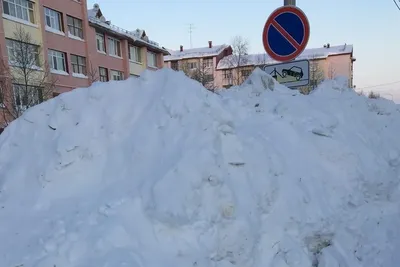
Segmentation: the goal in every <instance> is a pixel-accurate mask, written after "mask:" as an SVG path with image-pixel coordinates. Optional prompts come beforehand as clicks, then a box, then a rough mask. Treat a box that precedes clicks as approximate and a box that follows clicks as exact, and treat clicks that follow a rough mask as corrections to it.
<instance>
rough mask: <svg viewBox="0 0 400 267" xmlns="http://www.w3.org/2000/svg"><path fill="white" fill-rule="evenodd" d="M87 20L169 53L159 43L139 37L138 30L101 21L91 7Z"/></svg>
mask: <svg viewBox="0 0 400 267" xmlns="http://www.w3.org/2000/svg"><path fill="white" fill-rule="evenodd" d="M88 20H89V23H93V24H95V25H98V26H100V27H101V28H103V29H104V28H106V29H108V30H109V31H111V32H113V33H116V34H119V35H122V36H124V37H125V38H128V39H131V40H132V41H133V42H138V43H140V44H144V45H146V46H148V47H150V48H152V49H155V50H157V51H160V52H162V53H163V54H167V53H169V52H168V51H167V49H165V48H164V47H161V46H160V44H159V43H157V42H155V41H153V40H144V39H141V36H138V31H128V30H126V29H123V28H121V27H118V26H116V25H113V24H111V23H106V22H103V21H101V20H100V19H98V18H97V17H96V11H95V10H93V9H89V10H88Z"/></svg>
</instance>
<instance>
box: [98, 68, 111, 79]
mask: <svg viewBox="0 0 400 267" xmlns="http://www.w3.org/2000/svg"><path fill="white" fill-rule="evenodd" d="M102 70H104V71H105V75H102V73H101V71H102ZM99 81H100V82H108V81H109V77H108V69H107V68H104V67H99Z"/></svg>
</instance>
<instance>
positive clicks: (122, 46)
mask: <svg viewBox="0 0 400 267" xmlns="http://www.w3.org/2000/svg"><path fill="white" fill-rule="evenodd" d="M0 11H1V13H2V19H1V20H0V29H2V31H1V30H0V53H1V56H2V60H1V61H2V66H1V70H2V72H1V75H0V76H1V77H0V85H1V86H0V87H1V88H2V89H1V90H0V112H1V111H2V110H3V111H4V110H5V109H6V108H9V107H10V106H12V105H17V106H18V107H21V108H25V109H26V108H28V107H29V106H30V105H28V104H27V103H26V102H27V99H29V98H31V96H30V95H29V96H28V95H27V94H28V92H27V91H28V90H20V91H21V92H18V85H17V84H16V80H19V78H18V77H17V79H16V78H15V77H16V75H14V73H16V72H18V71H19V72H21V70H20V69H21V64H16V62H14V61H13V59H18V60H19V61H22V62H27V61H29V63H30V65H29V66H28V67H29V68H26V69H32V68H33V69H37V71H36V72H37V73H38V74H35V75H37V76H35V78H37V80H38V81H40V80H46V82H43V81H42V83H43V84H49V83H50V80H51V81H52V82H54V84H53V85H54V86H53V89H52V91H53V95H58V94H60V93H63V92H68V91H71V90H73V89H74V88H78V87H87V86H89V85H90V84H92V83H93V82H95V81H102V82H105V81H109V80H122V79H127V78H129V77H131V76H135V77H137V76H140V74H141V72H142V71H144V70H146V69H150V70H156V69H158V68H162V67H163V66H164V60H163V57H164V56H165V55H169V52H168V51H167V50H166V49H165V48H163V47H161V46H160V45H159V44H158V43H157V42H154V41H152V40H150V39H149V37H148V36H147V34H146V32H145V31H144V30H140V29H136V30H133V31H128V30H124V29H122V28H120V27H117V26H115V25H112V24H111V23H110V21H107V20H106V19H105V17H104V15H103V13H102V11H101V9H100V7H99V5H97V4H95V5H94V6H93V8H91V9H89V10H88V9H87V2H86V0H2V5H1V6H0ZM21 32H23V36H24V37H25V40H21V39H20V38H19V36H18V34H16V33H21ZM20 35H21V34H20ZM28 37H29V38H28ZM28 39H29V41H27V40H28ZM22 44H23V45H22ZM27 46H29V47H28V48H27V49H26V47H27ZM21 48H23V49H21ZM21 50H26V51H28V52H29V53H26V54H27V56H26V57H27V58H28V59H29V60H25V59H22V58H21V53H19V51H21ZM22 54H23V53H22ZM33 61H37V62H38V64H37V65H40V66H37V68H36V66H35V65H36V64H34V63H32V62H33ZM40 62H42V63H41V64H39V63H40ZM17 65H18V66H17ZM25 67H27V64H26V66H25ZM18 68H19V70H18ZM10 69H11V73H12V74H9V73H10ZM14 69H15V71H14ZM44 69H48V70H49V75H46V71H45V70H44ZM24 72H25V71H24ZM25 80H27V79H25ZM30 80H35V79H30ZM8 84H10V85H9V86H8ZM22 84H23V83H22ZM25 85H26V84H25ZM29 86H36V87H37V91H38V93H36V96H35V97H36V98H38V99H36V100H35V101H34V102H40V101H42V100H43V99H40V100H39V98H43V92H42V91H43V89H42V87H41V86H40V85H39V82H38V83H37V84H33V85H29ZM6 87H9V88H8V91H10V92H5V91H4V90H5V89H7V88H6ZM20 87H24V86H20ZM27 87H28V86H27V85H26V86H25V89H26V88H27ZM36 87H35V88H36ZM35 90H36V89H35ZM23 91H25V92H23ZM29 94H31V92H29ZM10 98H12V99H10ZM17 100H18V101H17ZM16 102H18V103H16ZM2 113H3V114H4V113H5V112H2ZM9 115H10V114H9ZM4 117H5V116H0V128H1V126H2V125H3V124H4V123H5V121H7V120H9V119H10V118H9V117H7V118H4Z"/></svg>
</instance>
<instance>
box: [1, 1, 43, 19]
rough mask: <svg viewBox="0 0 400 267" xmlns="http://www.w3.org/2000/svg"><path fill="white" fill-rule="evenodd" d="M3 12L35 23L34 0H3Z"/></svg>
mask: <svg viewBox="0 0 400 267" xmlns="http://www.w3.org/2000/svg"><path fill="white" fill-rule="evenodd" d="M3 12H4V14H7V15H10V16H12V17H15V18H19V19H22V20H25V21H28V22H30V23H35V17H34V12H33V2H31V1H28V0H3Z"/></svg>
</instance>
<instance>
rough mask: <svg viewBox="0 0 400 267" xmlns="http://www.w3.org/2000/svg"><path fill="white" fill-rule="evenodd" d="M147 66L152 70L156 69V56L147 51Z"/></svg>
mask: <svg viewBox="0 0 400 267" xmlns="http://www.w3.org/2000/svg"><path fill="white" fill-rule="evenodd" d="M147 65H148V66H149V67H152V68H157V55H156V54H154V53H153V52H149V51H147Z"/></svg>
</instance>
